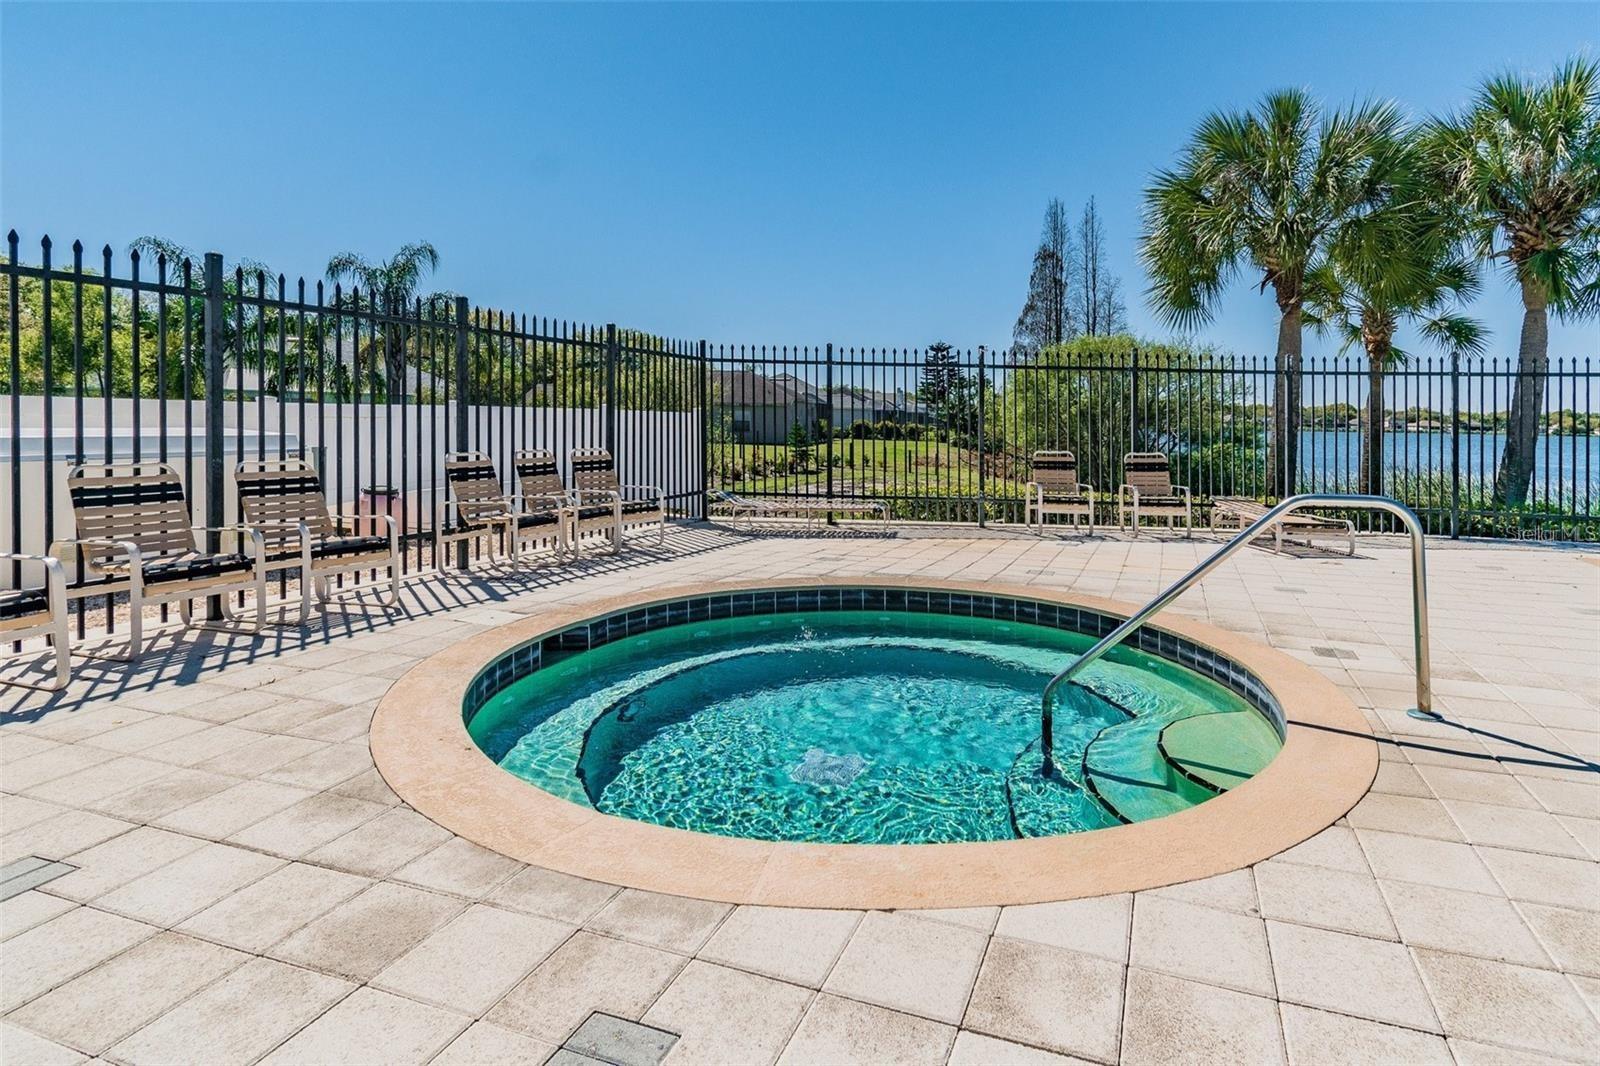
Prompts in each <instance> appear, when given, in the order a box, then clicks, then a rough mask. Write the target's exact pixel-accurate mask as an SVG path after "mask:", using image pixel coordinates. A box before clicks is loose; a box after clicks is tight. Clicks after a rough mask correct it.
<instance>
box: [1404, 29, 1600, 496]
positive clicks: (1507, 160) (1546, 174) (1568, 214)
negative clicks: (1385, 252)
mask: <svg viewBox="0 0 1600 1066" xmlns="http://www.w3.org/2000/svg"><path fill="white" fill-rule="evenodd" d="M1429 147H1430V149H1431V151H1432V153H1433V155H1434V158H1435V161H1436V162H1437V164H1438V166H1439V168H1440V171H1441V173H1442V175H1443V181H1444V183H1445V186H1446V188H1447V189H1448V191H1449V193H1450V194H1451V196H1452V197H1453V199H1454V200H1455V202H1456V203H1457V204H1458V205H1459V206H1460V208H1461V209H1462V211H1463V212H1464V214H1465V216H1466V220H1467V222H1468V224H1469V225H1470V226H1471V227H1472V229H1473V231H1474V234H1475V236H1476V240H1477V246H1478V251H1479V254H1480V255H1482V256H1483V257H1485V258H1488V259H1499V260H1503V261H1504V262H1506V263H1507V264H1508V265H1509V266H1510V268H1511V274H1512V277H1513V278H1514V279H1515V281H1516V283H1517V285H1518V287H1519V288H1520V289H1521V291H1522V337H1521V341H1520V343H1519V345H1518V348H1517V359H1518V374H1517V381H1516V385H1515V387H1514V388H1513V389H1512V394H1511V412H1510V420H1509V424H1508V425H1507V427H1506V447H1505V451H1504V452H1503V453H1501V456H1500V468H1499V470H1498V471H1496V473H1495V479H1494V494H1495V500H1496V502H1498V503H1503V504H1513V505H1515V504H1521V503H1524V502H1526V501H1527V498H1528V488H1529V485H1530V484H1531V483H1532V481H1533V466H1534V450H1535V449H1536V448H1537V446H1538V440H1539V421H1540V415H1541V413H1542V412H1541V410H1540V409H1541V408H1542V407H1543V406H1544V391H1545V374H1546V372H1547V371H1548V369H1549V365H1550V321H1549V318H1550V309H1551V308H1552V307H1553V308H1554V309H1555V311H1556V314H1558V315H1560V316H1562V317H1563V318H1583V317H1586V316H1589V315H1592V314H1593V313H1594V312H1595V310H1596V309H1597V307H1600V67H1597V66H1596V64H1595V63H1594V62H1592V61H1589V60H1582V59H1574V60H1572V61H1570V62H1568V63H1566V64H1565V65H1563V66H1562V67H1560V68H1559V69H1557V70H1556V72H1555V74H1554V75H1553V76H1552V77H1551V78H1550V80H1549V81H1545V82H1531V81H1527V80H1524V79H1521V78H1518V77H1516V76H1514V75H1509V74H1508V75H1502V76H1500V77H1496V78H1491V79H1489V80H1488V81H1486V82H1484V83H1483V85H1482V86H1481V87H1480V88H1479V89H1478V94H1477V97H1476V99H1474V101H1473V102H1472V105H1471V106H1470V107H1469V108H1467V110H1466V111H1464V112H1463V113H1461V114H1459V115H1456V116H1454V117H1449V118H1444V119H1439V120H1436V121H1435V122H1434V123H1433V124H1432V127H1431V129H1430V131H1429Z"/></svg>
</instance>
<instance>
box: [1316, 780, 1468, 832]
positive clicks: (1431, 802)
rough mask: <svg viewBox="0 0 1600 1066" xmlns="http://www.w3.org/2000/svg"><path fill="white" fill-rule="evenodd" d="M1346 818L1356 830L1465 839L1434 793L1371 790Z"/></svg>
mask: <svg viewBox="0 0 1600 1066" xmlns="http://www.w3.org/2000/svg"><path fill="white" fill-rule="evenodd" d="M1345 818H1346V819H1347V820H1348V821H1349V823H1350V824H1351V825H1352V826H1354V827H1355V828H1356V829H1383V830H1387V831H1388V832H1391V833H1410V834H1412V835H1413V836H1420V837H1433V838H1434V839H1435V840H1461V839H1463V837H1462V835H1461V830H1460V828H1459V827H1458V826H1457V825H1456V823H1455V821H1454V819H1452V818H1451V817H1450V813H1449V812H1448V811H1446V810H1445V807H1444V804H1443V803H1441V802H1440V801H1439V800H1437V799H1435V798H1433V797H1432V796H1427V797H1421V796H1392V795H1389V794H1387V793H1383V792H1369V793H1367V794H1366V795H1365V796H1363V797H1362V798H1361V802H1360V803H1358V804H1356V805H1355V807H1353V808H1352V809H1351V811H1350V813H1349V814H1347V815H1345Z"/></svg>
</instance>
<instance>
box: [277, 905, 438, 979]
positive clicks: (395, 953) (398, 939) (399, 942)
mask: <svg viewBox="0 0 1600 1066" xmlns="http://www.w3.org/2000/svg"><path fill="white" fill-rule="evenodd" d="M463 909H464V908H463V905H462V903H461V902H460V901H459V900H456V899H452V898H450V897H449V896H441V895H438V894H437V893H433V892H424V891H422V890H421V889H417V888H408V887H406V886H405V885H396V884H390V883H388V882H380V883H379V884H376V885H373V886H372V887H371V888H369V889H368V890H367V891H365V892H363V893H361V894H360V895H359V896H356V897H354V898H353V899H349V900H346V901H345V902H343V903H340V904H338V905H337V906H335V907H334V908H333V909H332V910H331V911H329V912H328V913H326V914H324V915H323V916H322V917H320V918H317V919H316V920H314V921H312V922H311V923H310V924H309V925H306V926H304V927H303V928H301V929H300V931H299V932H296V933H294V934H293V935H291V936H290V937H289V938H288V939H286V940H283V941H281V942H280V943H278V944H277V945H276V946H275V947H273V948H272V949H271V953H272V956H273V957H274V958H278V959H282V960H284V961H285V962H292V963H295V964H297V965H300V966H310V967H312V968H314V969H318V970H324V971H326V972H328V973H332V974H338V975H339V976H341V977H347V978H350V979H351V980H356V981H370V980H371V979H372V978H373V977H375V976H376V975H377V974H378V972H379V971H380V970H382V969H383V968H384V967H385V966H387V965H389V964H390V963H391V962H393V961H394V960H395V959H397V958H399V957H400V956H401V955H403V954H405V953H406V952H407V951H410V950H411V949H412V948H413V947H415V946H416V945H417V944H418V943H420V942H421V941H422V939H423V938H424V937H426V936H427V935H428V934H429V933H431V932H433V931H434V930H435V929H438V928H439V927H440V926H442V925H444V923H446V922H448V921H449V920H450V919H451V918H453V917H454V916H455V915H456V914H458V913H460V912H461V911H462V910H463Z"/></svg>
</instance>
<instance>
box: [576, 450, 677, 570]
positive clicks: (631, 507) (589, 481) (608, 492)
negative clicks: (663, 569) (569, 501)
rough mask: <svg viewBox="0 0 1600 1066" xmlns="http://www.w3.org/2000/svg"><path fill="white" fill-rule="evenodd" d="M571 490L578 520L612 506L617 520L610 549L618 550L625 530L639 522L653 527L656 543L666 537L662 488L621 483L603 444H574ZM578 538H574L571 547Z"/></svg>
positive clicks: (580, 523) (581, 522)
mask: <svg viewBox="0 0 1600 1066" xmlns="http://www.w3.org/2000/svg"><path fill="white" fill-rule="evenodd" d="M572 491H573V495H574V496H575V497H576V498H577V503H578V513H577V518H576V521H577V524H578V525H580V526H581V525H583V523H584V522H585V520H587V519H592V518H595V517H597V516H599V515H601V514H603V513H604V512H603V511H601V510H599V508H601V507H609V508H611V510H612V512H613V515H614V517H615V520H616V531H615V535H614V537H613V540H612V549H613V550H621V548H622V544H623V538H624V534H626V533H627V531H628V530H630V529H637V528H638V527H640V526H648V525H654V526H655V527H656V543H657V544H663V543H665V542H666V539H667V512H666V509H665V508H664V507H662V505H661V490H660V489H659V488H657V487H655V486H654V485H623V484H621V483H620V482H619V481H618V480H617V465H616V463H615V462H614V461H613V460H612V458H611V453H610V452H608V451H606V450H605V449H604V448H577V449H574V450H573V452H572ZM577 545H578V541H577V539H576V538H574V540H573V550H574V551H576V550H577Z"/></svg>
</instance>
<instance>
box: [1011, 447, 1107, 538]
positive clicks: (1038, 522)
mask: <svg viewBox="0 0 1600 1066" xmlns="http://www.w3.org/2000/svg"><path fill="white" fill-rule="evenodd" d="M1024 489H1025V490H1026V491H1027V494H1028V499H1027V506H1026V510H1025V512H1024V517H1025V519H1026V523H1027V524H1028V525H1029V526H1032V527H1034V531H1035V532H1037V533H1038V534H1039V535H1040V536H1043V535H1044V519H1045V516H1046V515H1053V514H1057V515H1066V516H1067V517H1069V518H1071V519H1072V528H1073V529H1074V530H1076V529H1077V528H1078V519H1079V518H1087V519H1088V520H1089V535H1090V536H1093V535H1094V486H1093V485H1090V484H1086V483H1085V482H1082V481H1079V480H1078V457H1077V456H1075V455H1074V454H1072V453H1071V452H1069V451H1039V452H1034V453H1033V480H1031V481H1029V482H1028V483H1027V485H1025V486H1024Z"/></svg>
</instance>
